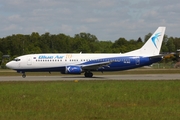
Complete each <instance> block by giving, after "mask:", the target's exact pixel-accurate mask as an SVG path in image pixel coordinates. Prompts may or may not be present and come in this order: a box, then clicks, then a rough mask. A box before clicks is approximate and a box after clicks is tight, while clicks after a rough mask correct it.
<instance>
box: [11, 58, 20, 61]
mask: <svg viewBox="0 0 180 120" xmlns="http://www.w3.org/2000/svg"><path fill="white" fill-rule="evenodd" d="M20 60H21V59H19V58H15V59H14V60H13V61H20Z"/></svg>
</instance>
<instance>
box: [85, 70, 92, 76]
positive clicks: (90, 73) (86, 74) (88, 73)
mask: <svg viewBox="0 0 180 120" xmlns="http://www.w3.org/2000/svg"><path fill="white" fill-rule="evenodd" d="M84 76H85V77H92V76H93V73H92V72H91V71H86V72H85V73H84Z"/></svg>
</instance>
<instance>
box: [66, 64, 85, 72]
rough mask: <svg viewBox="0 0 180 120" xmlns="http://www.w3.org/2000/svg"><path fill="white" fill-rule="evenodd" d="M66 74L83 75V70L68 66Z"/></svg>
mask: <svg viewBox="0 0 180 120" xmlns="http://www.w3.org/2000/svg"><path fill="white" fill-rule="evenodd" d="M65 73H66V74H81V73H82V68H81V67H79V66H66V68H65Z"/></svg>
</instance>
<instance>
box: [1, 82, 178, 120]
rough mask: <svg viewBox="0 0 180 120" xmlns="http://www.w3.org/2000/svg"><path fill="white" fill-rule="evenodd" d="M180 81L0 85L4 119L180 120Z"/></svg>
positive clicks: (5, 83)
mask: <svg viewBox="0 0 180 120" xmlns="http://www.w3.org/2000/svg"><path fill="white" fill-rule="evenodd" d="M179 113H180V82H179V81H99V80H98V81H79V82H74V81H69V82H66V81H64V82H63V81H57V82H56V81H55V82H0V119H6V120H7V119H13V120H20V119H21V120H32V119H33V120H52V119H57V120H59V119H60V120H94V119H103V120H104V119H105V120H123V119H124V120H128V119H130V120H135V119H137V120H152V119H153V120H164V119H167V120H169V119H172V120H179V119H180V114H179Z"/></svg>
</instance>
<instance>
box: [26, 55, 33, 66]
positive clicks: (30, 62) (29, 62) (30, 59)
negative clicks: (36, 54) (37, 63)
mask: <svg viewBox="0 0 180 120" xmlns="http://www.w3.org/2000/svg"><path fill="white" fill-rule="evenodd" d="M27 65H32V57H31V56H28V57H27Z"/></svg>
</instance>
